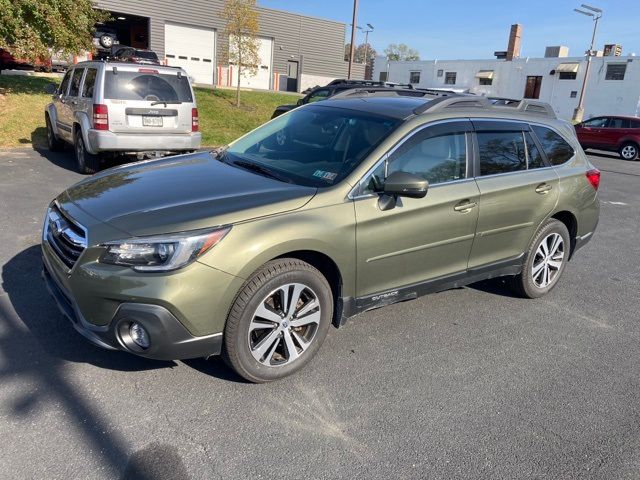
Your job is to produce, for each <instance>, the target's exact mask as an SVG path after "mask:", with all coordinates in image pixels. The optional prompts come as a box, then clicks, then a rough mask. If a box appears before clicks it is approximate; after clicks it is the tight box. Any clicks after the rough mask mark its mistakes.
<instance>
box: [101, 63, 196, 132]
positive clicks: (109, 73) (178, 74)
mask: <svg viewBox="0 0 640 480" xmlns="http://www.w3.org/2000/svg"><path fill="white" fill-rule="evenodd" d="M104 104H105V105H107V108H108V112H109V130H110V131H112V132H116V133H156V134H185V133H190V132H192V131H193V118H192V117H193V111H192V109H193V108H195V101H194V98H193V91H192V90H191V85H190V84H189V78H188V77H187V75H186V73H185V72H184V71H182V70H179V69H175V68H166V67H161V66H155V65H154V66H141V65H131V66H129V65H118V66H108V67H107V68H106V69H105V76H104Z"/></svg>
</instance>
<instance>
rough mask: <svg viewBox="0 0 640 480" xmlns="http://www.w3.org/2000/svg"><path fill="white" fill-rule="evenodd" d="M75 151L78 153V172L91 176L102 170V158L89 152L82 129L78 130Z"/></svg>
mask: <svg viewBox="0 0 640 480" xmlns="http://www.w3.org/2000/svg"><path fill="white" fill-rule="evenodd" d="M74 149H75V151H76V168H77V169H78V172H80V173H84V174H89V175H90V174H93V173H96V172H97V171H98V170H99V169H100V156H99V155H94V154H92V153H89V152H87V149H86V147H85V145H84V139H83V138H82V132H81V131H80V129H78V130H76V134H75V137H74Z"/></svg>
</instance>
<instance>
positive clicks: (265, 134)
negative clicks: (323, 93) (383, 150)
mask: <svg viewBox="0 0 640 480" xmlns="http://www.w3.org/2000/svg"><path fill="white" fill-rule="evenodd" d="M399 123H400V121H399V120H396V119H391V118H387V117H382V116H377V115H372V114H369V113H361V112H357V111H354V110H346V109H342V108H332V107H323V106H320V105H313V106H308V107H304V108H299V109H296V110H293V111H291V112H290V113H288V114H286V115H282V116H280V117H277V118H276V119H275V120H272V121H271V122H269V123H267V124H265V125H263V126H262V127H259V128H258V129H256V130H254V131H253V132H251V133H249V134H247V135H246V136H244V137H243V138H241V139H239V140H237V141H236V142H234V143H232V144H231V145H230V147H229V148H228V149H227V150H226V152H225V157H226V160H227V161H228V162H230V163H236V162H237V163H239V164H240V166H242V165H246V163H247V162H250V163H252V164H254V165H257V166H259V167H262V169H263V170H264V169H267V170H268V171H270V172H271V173H272V174H273V176H274V177H278V178H281V179H285V180H286V181H289V182H291V183H296V184H298V185H305V186H311V187H328V186H331V185H335V184H336V183H338V182H339V181H341V180H342V179H343V178H344V177H346V176H347V175H348V174H349V173H351V172H352V171H353V169H354V168H356V167H357V166H358V165H359V164H360V162H362V160H364V159H365V158H366V156H367V155H369V153H371V151H372V150H373V149H374V148H375V147H377V146H378V145H379V144H380V142H382V140H383V139H384V138H386V137H387V136H388V135H389V133H390V132H392V131H393V130H394V129H395V128H396V127H397V126H398V124H399ZM254 170H256V169H254Z"/></svg>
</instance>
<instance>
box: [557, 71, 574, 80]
mask: <svg viewBox="0 0 640 480" xmlns="http://www.w3.org/2000/svg"><path fill="white" fill-rule="evenodd" d="M577 75H578V74H577V73H576V72H560V80H575V79H576V76H577Z"/></svg>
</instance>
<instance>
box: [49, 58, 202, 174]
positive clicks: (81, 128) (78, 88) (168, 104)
mask: <svg viewBox="0 0 640 480" xmlns="http://www.w3.org/2000/svg"><path fill="white" fill-rule="evenodd" d="M48 92H49V93H52V94H53V101H52V102H51V103H49V104H48V105H47V107H46V110H45V120H46V125H47V141H48V145H49V149H50V150H54V151H55V150H60V149H62V148H63V146H64V142H66V143H69V144H71V145H73V146H74V150H75V153H76V161H77V167H78V170H79V171H80V172H81V173H94V172H96V171H98V170H99V169H100V163H101V160H103V159H105V158H107V157H109V156H115V155H121V154H127V155H136V156H137V158H144V157H151V156H160V155H165V154H171V153H180V152H188V151H193V150H196V149H198V148H199V147H200V140H201V134H200V132H199V131H198V130H199V129H198V109H197V108H196V101H195V96H194V94H193V89H192V88H191V84H190V82H189V78H188V76H187V73H186V72H185V71H184V70H182V69H180V68H175V67H165V66H162V65H153V66H149V65H141V64H135V63H127V62H108V61H89V62H81V63H78V64H77V65H74V66H73V67H72V68H70V69H69V70H68V71H67V73H66V75H65V76H64V78H63V80H62V83H61V84H60V86H59V87H57V88H56V87H55V86H54V85H51V86H50V89H49V90H48Z"/></svg>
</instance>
